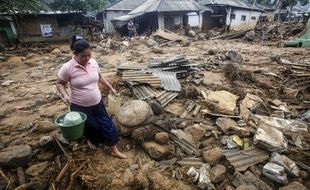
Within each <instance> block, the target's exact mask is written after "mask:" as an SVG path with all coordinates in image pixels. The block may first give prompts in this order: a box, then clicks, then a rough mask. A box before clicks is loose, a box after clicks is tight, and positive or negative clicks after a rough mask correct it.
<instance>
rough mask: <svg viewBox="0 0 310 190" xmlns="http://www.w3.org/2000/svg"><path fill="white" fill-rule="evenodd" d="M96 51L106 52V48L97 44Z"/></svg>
mask: <svg viewBox="0 0 310 190" xmlns="http://www.w3.org/2000/svg"><path fill="white" fill-rule="evenodd" d="M95 51H96V52H105V48H104V47H102V46H101V45H97V47H96V49H95Z"/></svg>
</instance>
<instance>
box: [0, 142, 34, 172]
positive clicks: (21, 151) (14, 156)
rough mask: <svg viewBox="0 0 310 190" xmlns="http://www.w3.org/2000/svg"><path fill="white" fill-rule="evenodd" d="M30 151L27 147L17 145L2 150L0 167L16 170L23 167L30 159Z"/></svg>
mask: <svg viewBox="0 0 310 190" xmlns="http://www.w3.org/2000/svg"><path fill="white" fill-rule="evenodd" d="M31 154H32V149H31V147H30V146H29V145H17V146H12V147H8V148H5V149H2V150H1V152H0V165H1V166H3V167H9V168H16V167H19V166H25V165H27V164H28V162H29V161H30V159H31Z"/></svg>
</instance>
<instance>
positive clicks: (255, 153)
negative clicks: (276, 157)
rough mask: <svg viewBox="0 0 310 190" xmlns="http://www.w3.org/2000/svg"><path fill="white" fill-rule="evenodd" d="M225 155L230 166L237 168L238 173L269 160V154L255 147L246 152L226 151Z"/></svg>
mask: <svg viewBox="0 0 310 190" xmlns="http://www.w3.org/2000/svg"><path fill="white" fill-rule="evenodd" d="M223 154H224V155H225V157H226V159H227V160H228V161H229V162H230V164H231V165H233V166H234V167H235V170H236V171H245V170H246V169H247V168H248V167H250V166H252V165H255V164H258V163H260V162H263V161H265V160H267V159H268V158H269V152H267V151H266V150H263V149H260V148H257V147H255V146H252V147H249V148H247V149H245V150H236V149H233V150H224V151H223Z"/></svg>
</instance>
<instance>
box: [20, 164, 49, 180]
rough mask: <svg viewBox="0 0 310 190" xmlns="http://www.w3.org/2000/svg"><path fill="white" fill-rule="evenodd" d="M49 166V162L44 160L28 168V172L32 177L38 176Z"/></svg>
mask: <svg viewBox="0 0 310 190" xmlns="http://www.w3.org/2000/svg"><path fill="white" fill-rule="evenodd" d="M48 166H49V162H42V163H39V164H35V165H32V166H30V167H29V168H27V170H26V174H27V175H29V176H32V177H36V176H38V175H39V174H41V173H43V172H44V171H45V169H46V168H47V167H48Z"/></svg>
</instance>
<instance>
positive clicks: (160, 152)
mask: <svg viewBox="0 0 310 190" xmlns="http://www.w3.org/2000/svg"><path fill="white" fill-rule="evenodd" d="M143 148H144V149H145V150H146V152H147V153H148V155H149V156H150V157H151V158H152V159H154V160H162V159H164V158H165V157H166V156H167V155H168V153H169V152H168V150H167V149H166V148H165V147H164V146H162V145H160V144H158V143H156V142H152V141H151V142H145V143H143Z"/></svg>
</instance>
